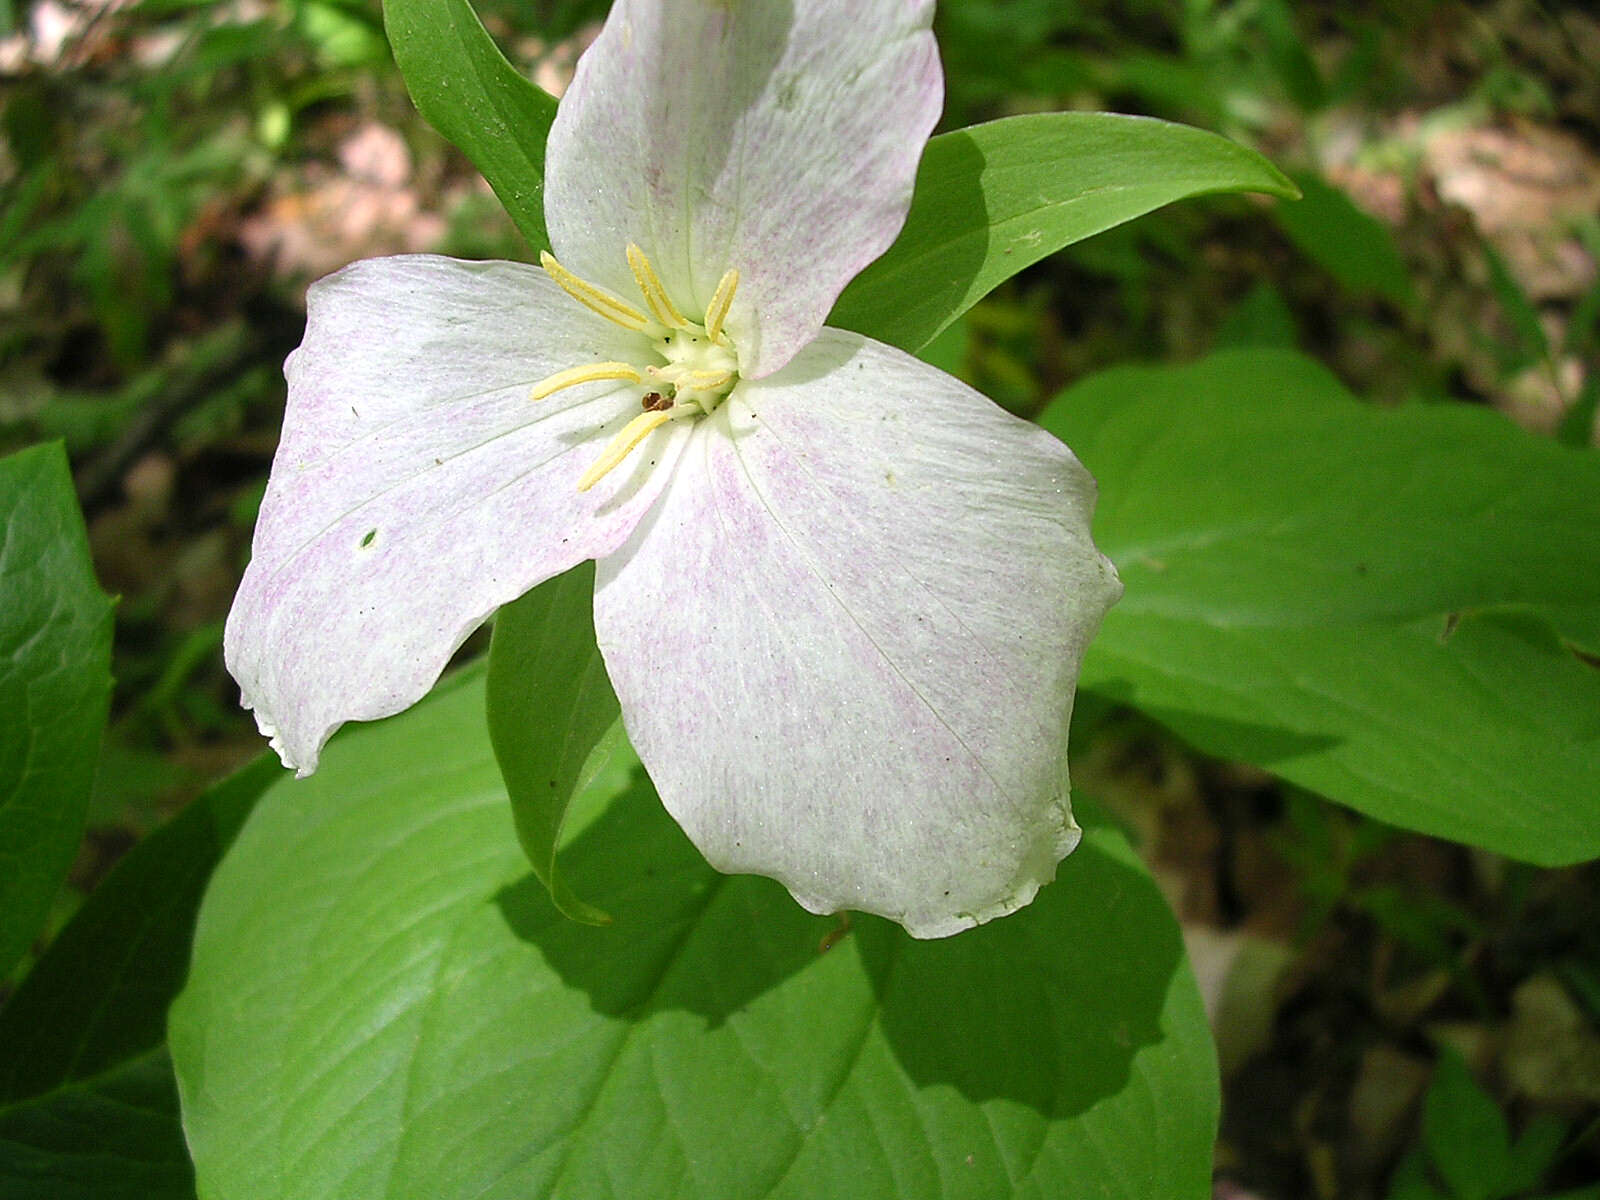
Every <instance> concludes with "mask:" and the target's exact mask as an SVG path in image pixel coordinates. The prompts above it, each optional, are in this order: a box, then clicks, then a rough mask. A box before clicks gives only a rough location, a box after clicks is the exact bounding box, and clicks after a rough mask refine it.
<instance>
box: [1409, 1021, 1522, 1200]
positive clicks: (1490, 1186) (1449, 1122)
mask: <svg viewBox="0 0 1600 1200" xmlns="http://www.w3.org/2000/svg"><path fill="white" fill-rule="evenodd" d="M1422 1136H1423V1139H1424V1140H1425V1141H1426V1142H1427V1146H1428V1155H1429V1157H1430V1158H1432V1159H1433V1165H1434V1168H1435V1169H1436V1170H1437V1171H1438V1172H1439V1175H1440V1177H1441V1178H1442V1179H1443V1180H1444V1181H1445V1182H1446V1183H1447V1184H1449V1185H1450V1191H1451V1194H1452V1195H1454V1196H1455V1197H1456V1200H1500V1197H1501V1196H1503V1195H1504V1194H1505V1191H1504V1186H1503V1185H1504V1184H1505V1182H1506V1179H1507V1178H1508V1176H1509V1175H1510V1174H1511V1168H1512V1161H1511V1136H1510V1131H1509V1130H1508V1129H1507V1128H1506V1118H1505V1115H1504V1114H1503V1113H1502V1112H1501V1111H1500V1108H1499V1106H1498V1105H1497V1104H1495V1102H1494V1100H1493V1099H1492V1098H1490V1096H1489V1095H1488V1094H1487V1093H1486V1092H1484V1090H1483V1089H1482V1088H1480V1087H1479V1086H1478V1084H1477V1081H1476V1080H1474V1079H1473V1078H1472V1073H1471V1072H1470V1071H1468V1070H1467V1064H1466V1063H1465V1062H1463V1061H1462V1059H1461V1056H1460V1055H1459V1054H1457V1053H1456V1052H1455V1051H1454V1050H1449V1049H1447V1050H1445V1051H1444V1052H1443V1053H1441V1054H1440V1055H1439V1063H1438V1065H1437V1066H1436V1067H1435V1068H1434V1075H1433V1084H1432V1086H1431V1087H1429V1088H1428V1094H1427V1096H1426V1098H1425V1099H1424V1100H1423V1104H1422Z"/></svg>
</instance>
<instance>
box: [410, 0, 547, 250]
mask: <svg viewBox="0 0 1600 1200" xmlns="http://www.w3.org/2000/svg"><path fill="white" fill-rule="evenodd" d="M383 24H384V30H385V31H386V32H387V33H388V35H389V45H390V46H391V47H392V48H393V49H394V60H395V62H396V63H398V64H399V67H400V74H401V75H402V76H403V77H404V79H405V81H406V90H407V91H409V92H410V93H411V99H412V101H413V102H414V103H415V104H416V106H417V111H418V112H420V113H421V114H422V115H423V116H424V117H426V118H428V121H429V123H430V124H431V125H432V126H433V127H434V128H435V129H437V130H438V131H439V132H440V133H441V134H443V135H444V136H445V137H446V138H448V139H449V140H450V141H452V142H454V143H455V144H456V146H458V147H459V148H460V149H461V150H462V152H463V153H465V154H466V156H467V157H468V158H470V159H471V160H472V165H473V166H475V167H477V168H478V170H479V171H480V172H482V174H483V177H484V178H485V179H487V180H488V181H489V186H490V187H492V188H493V189H494V194H495V195H496V196H498V197H500V203H501V204H503V205H505V209H506V212H508V213H509V214H510V215H511V219H512V220H513V221H515V222H516V224H517V228H518V229H520V230H522V234H523V236H524V237H526V238H527V239H528V243H529V244H530V245H531V246H532V247H533V248H534V249H535V250H543V249H545V248H546V247H548V246H549V245H550V238H549V235H548V234H547V233H546V232H545V226H544V139H545V135H546V134H547V133H548V132H549V131H550V122H551V121H553V120H554V119H555V115H556V102H555V98H554V97H553V96H551V95H550V94H549V93H548V92H546V91H544V90H543V89H541V88H539V87H538V86H537V85H535V84H534V83H533V82H532V81H531V80H529V79H526V78H524V77H523V76H522V74H521V73H520V72H518V71H517V69H516V68H515V67H513V66H512V65H511V64H510V63H509V62H507V61H506V58H505V55H503V54H501V53H500V49H499V47H497V46H496V45H495V44H494V39H493V38H491V37H490V36H489V34H488V32H487V31H486V30H485V29H484V27H483V23H482V22H481V21H479V20H478V17H477V14H476V13H474V12H473V11H472V6H471V5H470V4H468V3H467V0H384V2H383Z"/></svg>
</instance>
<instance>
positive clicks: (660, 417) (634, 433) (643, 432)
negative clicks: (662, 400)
mask: <svg viewBox="0 0 1600 1200" xmlns="http://www.w3.org/2000/svg"><path fill="white" fill-rule="evenodd" d="M670 420H672V414H671V413H670V412H642V413H640V414H639V415H638V416H637V417H635V418H634V419H633V420H631V421H629V422H628V423H627V424H626V425H624V426H623V427H622V431H621V432H620V433H618V434H617V436H616V437H614V438H612V439H611V441H610V442H609V443H608V444H607V445H606V448H605V449H604V450H602V451H601V452H600V457H599V458H597V459H595V460H594V462H593V463H592V464H590V467H589V469H588V470H587V471H585V472H584V473H583V475H582V477H580V478H579V480H578V490H579V491H580V492H587V491H588V490H589V489H590V488H592V487H593V486H594V485H595V484H597V483H599V482H600V481H601V480H602V479H604V478H605V477H606V476H607V475H609V474H610V473H611V472H612V471H613V470H614V469H615V468H616V467H617V466H618V465H619V464H620V463H621V462H622V460H623V459H625V458H627V457H628V455H629V454H631V453H632V452H633V448H634V447H635V446H637V445H638V444H639V443H640V442H642V441H644V439H645V438H647V437H649V436H650V435H651V434H652V433H654V432H655V431H656V430H657V429H660V428H661V426H663V425H665V424H666V423H667V422H668V421H670Z"/></svg>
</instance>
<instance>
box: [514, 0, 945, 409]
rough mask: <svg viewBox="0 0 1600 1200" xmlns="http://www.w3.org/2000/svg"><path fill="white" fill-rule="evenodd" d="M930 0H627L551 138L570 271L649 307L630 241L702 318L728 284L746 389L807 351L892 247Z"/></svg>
mask: <svg viewBox="0 0 1600 1200" xmlns="http://www.w3.org/2000/svg"><path fill="white" fill-rule="evenodd" d="M932 17H933V4H932V0H872V2H871V3H861V0H740V2H739V3H738V4H732V3H729V2H728V0H677V2H674V3H664V2H663V0H617V3H616V4H615V5H614V6H613V7H612V10H611V15H610V17H609V18H608V19H607V21H606V24H605V28H604V29H603V30H602V31H601V33H600V36H599V38H598V39H597V40H596V41H595V43H594V45H593V46H591V47H590V48H589V50H588V52H587V53H585V54H584V56H583V58H582V60H581V61H580V62H579V63H578V70H577V74H576V76H575V77H574V78H573V81H572V86H571V88H570V89H569V90H568V91H567V93H566V96H565V97H564V98H563V99H562V102H561V108H560V110H559V111H558V112H557V114H556V120H555V124H554V126H553V127H552V128H551V130H550V139H549V149H548V156H547V159H546V165H545V219H546V223H547V224H548V225H549V228H550V240H551V242H552V244H553V247H554V250H555V252H556V255H557V257H558V258H560V259H561V260H562V261H563V262H564V263H565V264H566V265H567V266H568V267H570V268H572V269H573V270H574V271H576V272H577V273H578V274H580V275H587V276H588V277H590V278H593V279H595V280H596V281H598V282H603V283H605V284H606V285H607V286H609V287H611V288H612V289H614V290H616V291H617V292H619V293H620V294H622V295H624V296H627V297H630V298H631V297H633V296H635V295H637V291H636V289H635V287H634V284H633V281H632V277H631V275H630V274H629V272H628V267H627V264H626V262H625V260H624V256H623V251H624V247H625V246H626V245H627V243H628V242H630V241H633V242H637V243H638V244H639V245H640V246H641V247H642V248H643V249H644V250H645V252H646V253H647V254H648V255H649V256H650V257H651V258H652V259H653V260H654V262H655V264H656V267H657V269H658V270H659V271H660V273H661V275H662V278H663V280H664V282H665V283H666V285H667V289H668V291H669V293H670V294H671V295H672V297H673V299H674V300H675V301H676V303H677V304H678V305H679V306H680V307H681V308H684V309H685V311H686V312H688V313H689V315H690V316H698V315H699V314H700V313H703V312H704V311H705V306H706V304H707V303H709V301H710V300H711V297H712V293H713V292H714V291H715V289H716V286H717V283H718V281H719V280H720V279H721V277H722V275H723V272H725V271H727V270H729V269H730V268H737V269H738V271H739V272H740V277H741V282H740V285H739V291H738V296H737V299H736V300H735V303H734V308H733V311H732V314H731V316H730V317H729V321H728V328H729V331H730V333H731V334H732V335H733V338H734V340H735V342H736V343H737V344H738V346H739V350H740V358H741V362H742V364H743V367H744V374H745V376H746V377H747V378H760V377H761V376H763V375H767V374H770V373H771V372H773V371H775V370H777V369H778V368H779V367H781V366H782V365H783V364H784V363H786V362H788V361H789V359H790V358H791V357H792V356H793V355H794V353H795V351H797V350H798V349H799V348H800V347H801V346H803V345H804V344H805V343H806V342H807V341H809V340H810V339H811V338H812V337H813V336H815V334H816V332H817V330H818V329H820V328H821V327H822V322H823V321H824V320H825V319H826V317H827V315H828V311H829V310H830V309H831V308H832V307H833V302H834V300H835V299H837V298H838V295H839V293H840V292H841V291H842V290H843V289H844V286H845V284H847V283H848V282H849V281H850V280H851V279H853V278H854V277H855V276H856V274H857V273H859V272H860V271H861V269H862V268H863V267H865V266H866V265H867V264H868V263H870V262H871V261H872V260H873V259H875V258H877V257H878V256H879V255H880V254H882V253H883V252H884V251H885V250H886V249H888V247H889V244H890V243H891V242H893V241H894V239H895V237H896V235H897V234H898V233H899V232H900V227H901V225H902V224H904V222H905V215H906V210H907V208H908V207H909V205H910V203H911V187H912V183H913V182H914V180H915V177H916V169H917V163H918V161H919V160H920V158H921V156H922V147H923V144H924V143H925V142H926V141H927V138H928V134H929V133H930V132H931V131H932V129H933V126H934V123H935V122H936V121H937V120H938V117H939V109H940V106H941V104H942V101H943V93H944V80H943V76H942V75H941V73H940V69H939V58H938V50H937V48H936V46H935V45H934V40H933V34H932V33H931V32H930V31H929V28H928V26H929V22H930V21H931V20H932Z"/></svg>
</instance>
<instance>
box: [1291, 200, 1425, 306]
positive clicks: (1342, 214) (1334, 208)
mask: <svg viewBox="0 0 1600 1200" xmlns="http://www.w3.org/2000/svg"><path fill="white" fill-rule="evenodd" d="M1294 181H1295V183H1296V184H1298V185H1299V188H1300V192H1301V196H1302V199H1301V201H1300V203H1299V204H1280V205H1279V206H1278V207H1277V209H1276V210H1275V211H1274V214H1273V215H1274V216H1276V217H1277V219H1278V224H1279V225H1280V226H1281V227H1282V228H1283V231H1284V233H1286V234H1288V235H1289V240H1290V241H1292V242H1293V243H1294V244H1295V245H1296V246H1298V247H1299V248H1300V251H1301V252H1302V253H1303V254H1304V255H1305V256H1306V257H1307V258H1309V259H1310V260H1311V261H1312V262H1314V263H1316V264H1317V265H1318V266H1320V267H1322V268H1323V269H1324V270H1326V271H1327V272H1328V273H1329V274H1330V275H1332V276H1333V277H1334V278H1335V279H1336V280H1338V281H1339V283H1340V285H1342V286H1343V287H1344V288H1345V289H1346V290H1347V291H1350V292H1354V293H1356V294H1357V295H1366V294H1369V293H1375V294H1377V295H1379V296H1382V297H1384V298H1385V299H1386V300H1390V301H1392V302H1393V303H1395V304H1398V305H1400V306H1401V307H1405V306H1407V305H1409V304H1411V302H1412V301H1413V300H1414V299H1415V298H1416V296H1415V293H1414V291H1413V290H1412V287H1411V273H1410V272H1409V271H1407V270H1406V264H1405V260H1404V259H1403V258H1401V257H1400V251H1399V250H1398V249H1397V248H1396V246H1395V242H1394V237H1393V235H1391V234H1390V232H1389V229H1388V227H1387V226H1386V225H1384V224H1383V223H1382V222H1381V221H1379V220H1378V219H1377V218H1376V217H1374V216H1373V215H1372V214H1371V213H1369V212H1367V211H1366V210H1365V209H1362V208H1358V207H1357V206H1356V203H1355V201H1353V200H1352V199H1350V197H1349V196H1348V195H1347V194H1346V193H1345V192H1344V191H1343V190H1342V189H1340V188H1336V187H1334V186H1332V185H1331V184H1328V183H1325V182H1323V181H1322V180H1321V179H1320V178H1318V177H1317V176H1315V175H1306V174H1300V175H1296V176H1295V180H1294Z"/></svg>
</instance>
